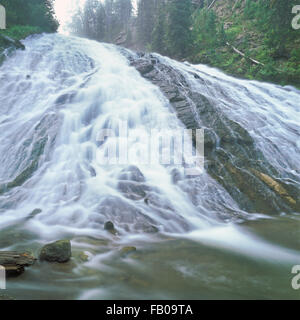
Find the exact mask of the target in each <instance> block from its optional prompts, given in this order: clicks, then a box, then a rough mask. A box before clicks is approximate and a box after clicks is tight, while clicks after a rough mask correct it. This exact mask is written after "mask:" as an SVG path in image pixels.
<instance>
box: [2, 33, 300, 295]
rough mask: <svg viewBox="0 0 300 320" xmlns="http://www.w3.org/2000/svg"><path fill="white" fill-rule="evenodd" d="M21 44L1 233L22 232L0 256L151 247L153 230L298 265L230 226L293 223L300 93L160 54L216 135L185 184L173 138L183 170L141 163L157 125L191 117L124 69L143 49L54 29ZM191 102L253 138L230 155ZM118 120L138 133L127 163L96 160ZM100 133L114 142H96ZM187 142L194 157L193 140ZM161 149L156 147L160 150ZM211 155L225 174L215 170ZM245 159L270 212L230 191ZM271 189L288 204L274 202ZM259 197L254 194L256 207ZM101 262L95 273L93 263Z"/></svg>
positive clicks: (175, 126) (172, 125)
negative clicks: (84, 244) (54, 246)
mask: <svg viewBox="0 0 300 320" xmlns="http://www.w3.org/2000/svg"><path fill="white" fill-rule="evenodd" d="M23 43H24V45H25V46H26V50H25V51H17V52H15V53H14V54H13V55H12V56H10V57H9V58H7V59H6V61H5V62H4V63H3V65H2V66H1V67H0V106H1V107H0V142H1V143H0V230H2V232H4V231H5V230H10V229H11V228H14V227H17V228H21V229H22V230H25V231H26V234H27V233H28V234H30V236H29V238H28V241H27V240H25V239H23V238H21V239H19V238H16V239H14V238H12V239H10V241H8V243H7V245H6V244H5V241H4V242H3V243H2V244H1V243H0V244H1V247H2V248H14V247H18V245H21V246H22V245H24V243H26V245H27V244H34V245H35V246H36V245H37V243H39V244H43V243H46V242H49V241H54V240H57V239H61V238H64V237H66V238H70V239H79V237H94V238H96V239H108V240H107V241H112V243H115V244H114V245H117V244H118V243H127V240H128V242H131V241H132V239H139V241H141V240H142V241H147V239H152V240H153V237H155V235H157V239H158V238H159V237H160V236H164V237H166V238H168V237H175V238H176V237H177V238H178V239H188V240H190V239H192V240H195V241H199V242H200V243H204V244H205V245H209V246H210V245H212V246H215V247H220V248H223V249H226V250H227V249H229V250H231V249H232V250H233V251H234V252H240V251H243V252H244V253H245V252H247V250H248V249H249V250H248V253H249V256H255V250H253V249H251V247H253V245H259V244H263V245H262V251H261V252H260V253H259V254H257V255H256V256H257V257H259V258H262V257H263V256H266V257H268V258H270V259H271V258H278V259H279V260H280V259H281V258H282V260H284V261H291V260H293V259H297V258H299V254H298V253H296V252H295V251H293V250H290V249H284V248H282V247H281V246H276V245H271V244H268V243H266V242H265V241H264V240H262V239H259V238H258V237H252V236H251V235H248V234H246V233H244V232H243V230H241V229H240V228H239V227H236V223H241V224H242V223H244V222H246V221H257V220H267V221H273V220H275V219H276V218H274V217H272V216H271V215H269V212H270V211H273V208H276V209H278V212H279V213H280V214H281V216H284V215H287V214H291V215H292V216H293V217H295V219H296V217H297V214H298V213H297V210H296V209H295V208H296V202H297V201H298V198H297V197H299V193H298V195H297V191H299V186H300V168H299V163H300V152H299V151H300V150H299V149H300V143H299V141H300V139H299V136H300V127H299V120H300V114H299V112H300V108H299V107H300V92H299V91H298V90H296V89H295V88H292V87H280V86H276V85H272V84H266V83H259V82H255V81H247V80H238V79H234V78H232V77H229V76H227V75H224V74H223V73H221V72H220V71H218V70H215V69H212V68H209V67H207V66H203V65H191V64H189V63H180V62H176V61H173V60H171V59H169V58H165V57H161V56H160V55H156V54H154V55H153V56H152V57H153V58H154V60H156V62H155V63H158V61H159V63H161V64H162V65H164V66H165V67H166V68H170V70H171V69H172V70H173V71H174V70H175V71H174V72H176V73H177V79H176V81H175V79H174V85H175V83H176V86H177V87H178V90H179V91H180V90H182V91H180V92H181V95H183V96H184V98H185V99H187V101H190V105H189V108H190V110H189V114H188V116H189V117H190V118H193V121H194V123H195V126H194V129H208V130H210V132H212V135H211V137H213V138H212V140H213V144H214V145H216V146H217V147H216V149H213V151H212V152H211V153H210V154H209V156H208V157H207V158H205V159H204V163H205V169H204V170H202V168H200V165H199V163H196V166H199V167H197V169H199V174H198V175H196V176H187V175H186V170H187V168H188V167H189V166H187V165H186V164H187V162H188V157H189V156H190V155H189V156H188V155H187V154H186V152H185V150H184V149H181V148H179V147H178V144H176V143H175V142H174V141H173V149H174V154H172V155H171V158H172V159H173V158H174V157H177V158H179V159H182V160H183V161H182V163H181V164H178V163H174V162H171V163H169V164H165V163H159V162H158V163H143V161H142V160H143V159H144V158H145V153H146V150H148V148H149V141H148V140H147V139H146V137H147V136H148V135H149V132H151V130H158V131H161V132H163V134H165V133H166V132H169V131H172V132H179V133H181V132H184V130H185V129H186V128H185V126H186V123H184V121H183V120H182V119H181V117H180V106H177V107H178V109H177V110H176V108H174V106H172V103H170V101H171V100H172V99H168V98H167V97H166V95H165V94H164V92H163V90H162V88H160V87H159V85H158V84H157V85H156V83H155V81H149V80H148V79H145V77H143V76H142V75H141V74H140V73H139V72H138V71H137V70H136V68H134V67H133V66H132V65H131V64H132V63H131V62H132V61H133V60H135V59H139V55H138V54H136V53H133V52H131V51H129V50H125V49H120V48H118V47H116V46H114V45H109V44H101V43H98V42H95V41H91V40H86V39H80V38H76V37H67V36H63V35H57V34H47V35H36V36H31V37H29V38H27V39H26V40H24V41H23ZM170 83H172V81H170ZM185 88H188V90H190V91H188V90H185ZM191 92H192V93H193V94H191ZM197 94H201V99H206V100H205V101H208V102H207V103H208V105H213V106H214V108H215V110H218V112H220V117H219V118H220V119H221V121H223V120H224V119H225V118H226V125H227V127H226V130H228V132H229V133H230V134H232V136H234V137H236V136H237V133H236V132H239V134H240V133H241V132H242V134H244V136H245V137H246V139H249V141H250V140H251V141H250V142H249V143H248V145H247V146H246V147H244V146H241V147H240V149H239V150H238V151H236V150H237V149H236V148H237V147H239V143H236V142H235V146H233V145H232V143H231V142H230V141H229V142H228V141H226V143H227V144H226V145H227V146H228V149H225V147H224V146H222V141H221V140H222V137H220V136H219V132H217V130H215V129H214V128H215V127H214V124H212V123H209V121H210V120H209V119H210V118H209V117H208V116H207V115H205V116H204V113H203V112H202V113H201V112H199V108H198V107H197V104H196V103H194V102H195V101H196V100H195V99H196V98H195V97H194V96H192V95H197ZM173 100H174V101H175V102H174V103H175V104H176V103H177V102H176V99H173ZM203 101H204V100H203ZM197 108H198V109H197ZM178 110H179V111H178ZM186 116H187V114H185V115H184V116H183V118H184V117H186ZM205 117H206V118H205ZM223 117H224V119H223ZM204 118H205V119H206V120H205V119H204ZM224 123H225V120H224ZM228 123H230V124H234V126H235V127H234V128H233V127H230V126H229V125H228ZM120 124H126V125H127V126H128V127H127V129H128V130H129V132H135V133H136V134H135V135H133V136H130V135H129V138H128V139H127V140H126V141H124V140H118V141H121V142H122V143H124V144H125V143H126V146H127V152H128V154H131V155H133V156H134V157H135V161H133V162H130V161H129V163H126V161H125V162H121V163H120V162H118V161H116V163H107V164H103V163H101V162H100V160H99V159H102V158H104V157H105V156H106V155H107V154H108V153H109V150H113V148H114V146H116V144H117V136H118V135H119V133H120V130H121V129H120ZM210 125H211V126H210ZM196 126H197V128H195V127H196ZM236 128H237V129H236ZM103 130H104V131H105V132H108V131H107V130H109V132H110V133H113V134H112V135H111V136H107V137H105V139H103V140H101V139H100V140H99V133H100V132H103ZM214 130H215V131H214ZM234 130H237V131H234ZM226 132H227V131H226ZM226 134H228V133H226ZM236 141H237V140H236ZM184 142H185V144H187V149H189V150H193V152H194V154H195V152H196V149H195V148H194V147H195V145H194V146H193V138H192V136H187V137H186V139H185V141H184ZM177 143H178V141H177ZM160 147H161V148H160V151H161V153H163V148H164V146H160ZM234 147H235V149H234ZM193 148H194V149H193ZM219 149H222V150H219ZM137 151H139V152H137ZM220 151H222V152H223V153H225V154H226V155H227V158H228V159H229V160H226V161H227V162H224V161H223V160H221V155H220ZM252 152H253V153H252ZM249 155H250V156H249ZM213 156H216V159H218V161H219V162H218V163H219V164H218V165H219V167H217V169H212V170H211V171H209V170H208V169H207V165H210V164H211V162H212V157H213ZM239 156H241V158H240V159H238V157H239ZM252 156H253V159H255V161H256V164H255V165H256V167H253V168H254V169H253V170H252V169H251V170H252V171H251V175H252V176H253V177H255V175H256V177H255V178H256V179H258V178H261V180H262V181H261V182H260V183H261V186H263V185H265V187H266V188H267V187H268V188H269V189H270V191H269V192H270V194H271V196H272V197H273V198H272V200H270V203H271V202H272V205H273V207H271V204H270V208H271V209H270V210H267V209H266V210H265V211H264V210H261V211H260V210H256V209H257V208H255V207H251V205H252V204H251V195H250V196H249V197H250V198H249V199H250V200H249V199H248V198H247V200H245V199H244V198H242V196H243V195H242V190H241V189H242V187H243V188H244V185H243V183H246V184H247V183H248V182H247V181H242V182H241V181H240V180H243V179H240V180H239V179H237V180H232V181H231V180H230V181H231V182H230V183H231V185H230V184H228V183H227V184H226V179H227V178H226V177H227V176H226V174H227V175H228V172H229V173H230V174H233V172H235V171H234V170H237V169H236V168H238V169H241V170H242V171H243V172H244V171H245V172H246V171H247V170H248V169H247V168H248V167H247V168H246V167H245V168H241V166H240V163H239V161H244V160H243V159H244V158H243V157H245V158H247V157H248V158H249V161H250V162H251V161H252V160H253V159H252V158H251V157H252ZM227 158H226V159H227ZM233 158H234V159H233ZM257 163H261V165H260V164H257ZM250 164H251V165H252V162H251V163H250ZM265 165H266V171H262V169H261V168H262V167H263V166H265ZM223 167H225V168H226V170H227V171H226V172H225V173H224V172H223V171H222V170H223V169H222V168H223ZM218 170H219V172H220V176H217V174H216V172H218ZM230 170H231V171H230ZM247 172H248V171H247ZM249 172H250V169H249ZM235 183H236V185H235ZM249 183H250V182H249ZM241 186H242V187H241ZM251 188H252V186H251V185H250V184H249V190H250V189H251ZM260 190H262V191H261V193H264V189H260ZM295 190H296V191H295ZM246 191H247V190H246ZM246 191H245V192H246ZM278 194H280V195H282V196H283V198H284V200H285V201H286V204H285V205H284V206H282V207H281V206H280V205H279V204H278V203H280V201H281V200H280V198H279V196H278ZM265 198H266V195H265V194H262V199H261V203H263V201H264V200H266V199H265ZM259 201H260V200H259ZM266 201H268V199H267V200H266ZM249 203H250V204H249ZM289 204H290V205H291V207H290V208H289V207H288V206H289ZM264 205H265V204H264V203H263V204H262V205H261V206H260V207H258V208H264ZM248 208H252V209H251V210H250V209H248ZM285 208H288V209H286V210H285ZM278 212H277V213H278ZM279 216H280V215H279ZM107 221H112V222H113V223H114V225H115V228H116V230H117V236H114V235H111V234H109V233H108V232H107V231H106V230H104V224H105V222H107ZM227 226H228V227H227ZM26 239H27V238H26ZM0 240H1V239H0ZM18 241H19V242H18ZM26 241H27V242H26ZM74 243H76V241H75V240H74ZM116 243H117V244H116ZM239 244H240V246H239ZM239 247H240V250H238V249H239ZM247 248H248V249H247ZM97 257H98V256H97V255H96V258H95V259H92V261H91V262H90V266H92V267H95V266H96V265H97V263H99V260H98V258H97ZM88 296H89V295H88Z"/></svg>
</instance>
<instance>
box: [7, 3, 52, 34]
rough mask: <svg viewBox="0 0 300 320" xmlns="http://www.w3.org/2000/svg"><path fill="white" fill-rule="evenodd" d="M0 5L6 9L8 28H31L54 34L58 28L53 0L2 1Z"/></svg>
mask: <svg viewBox="0 0 300 320" xmlns="http://www.w3.org/2000/svg"><path fill="white" fill-rule="evenodd" d="M1 4H2V5H3V6H4V7H5V9H6V14H7V27H8V28H11V27H13V26H15V25H22V26H33V27H38V28H40V29H41V30H43V31H45V32H55V31H56V30H57V28H58V22H57V21H56V19H55V16H54V9H53V0H2V1H1Z"/></svg>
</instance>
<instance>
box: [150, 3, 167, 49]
mask: <svg viewBox="0 0 300 320" xmlns="http://www.w3.org/2000/svg"><path fill="white" fill-rule="evenodd" d="M166 22H167V12H166V6H165V4H164V2H163V3H162V4H160V6H159V7H158V14H157V18H156V21H155V27H154V29H153V32H152V41H151V49H152V50H153V51H156V52H158V53H161V54H166V53H167V49H166V29H167V26H166Z"/></svg>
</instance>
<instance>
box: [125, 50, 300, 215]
mask: <svg viewBox="0 0 300 320" xmlns="http://www.w3.org/2000/svg"><path fill="white" fill-rule="evenodd" d="M139 56H140V58H132V57H131V58H130V60H131V65H132V66H133V67H135V68H136V69H137V70H138V71H139V72H140V74H141V75H142V76H143V77H144V78H145V79H147V80H149V81H151V82H152V83H153V84H154V85H157V86H158V87H159V88H160V89H161V91H162V92H163V94H164V95H165V97H166V98H167V99H168V100H169V102H170V104H171V106H172V107H173V109H174V110H175V111H176V113H177V116H178V118H179V119H180V120H181V121H182V123H183V124H184V125H185V126H186V127H187V128H188V129H199V128H203V127H204V128H205V139H204V144H205V159H206V164H205V166H206V170H207V172H208V173H209V174H210V176H211V177H212V178H214V179H215V180H216V181H217V182H218V183H219V184H221V185H222V186H223V187H224V188H225V189H226V190H227V192H228V193H229V194H230V195H231V197H232V198H233V199H234V200H235V201H236V202H237V203H238V204H239V206H240V209H242V210H245V211H248V212H260V213H266V214H275V213H281V212H291V211H293V212H294V211H297V212H300V199H299V194H300V192H299V190H298V189H297V187H295V186H293V185H291V184H290V183H289V184H287V183H285V182H284V181H285V180H284V178H286V177H280V174H279V173H278V172H277V170H275V168H274V167H272V165H271V164H270V163H269V162H268V161H267V160H266V158H265V157H264V155H263V153H262V152H261V151H260V150H259V149H258V147H257V146H256V145H255V142H254V140H253V139H252V137H251V136H250V134H249V133H248V132H247V131H246V130H245V129H244V128H243V127H242V126H240V125H239V124H238V123H236V122H235V121H233V120H231V119H229V118H228V116H227V115H226V114H225V113H224V112H223V111H222V109H220V108H219V107H218V105H217V103H216V102H214V101H210V100H208V99H207V98H206V97H205V96H204V95H203V94H201V92H198V91H197V90H196V89H194V88H193V86H192V85H191V84H190V83H189V81H188V80H187V78H186V76H185V75H184V74H183V73H182V72H181V71H179V70H177V69H174V68H172V67H171V66H170V65H168V64H166V63H165V62H164V61H162V60H160V59H159V57H157V56H154V55H152V54H140V55H139ZM193 78H194V79H195V80H196V81H202V82H203V81H204V80H203V79H201V77H200V76H199V75H194V77H193ZM193 142H194V144H195V140H194V141H193ZM177 181H178V179H177V175H176V174H175V175H174V176H173V182H174V183H176V182H177ZM283 190H285V191H283Z"/></svg>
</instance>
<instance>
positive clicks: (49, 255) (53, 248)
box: [39, 240, 72, 263]
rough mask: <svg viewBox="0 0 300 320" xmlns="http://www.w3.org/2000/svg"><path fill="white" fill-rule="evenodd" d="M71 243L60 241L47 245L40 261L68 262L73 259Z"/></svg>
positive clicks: (42, 251) (43, 249)
mask: <svg viewBox="0 0 300 320" xmlns="http://www.w3.org/2000/svg"><path fill="white" fill-rule="evenodd" d="M71 256H72V251H71V242H70V241H69V240H59V241H56V242H53V243H50V244H47V245H45V246H44V247H43V248H42V250H41V253H40V256H39V259H40V260H41V261H48V262H59V263H63V262H68V261H69V260H70V259H71Z"/></svg>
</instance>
